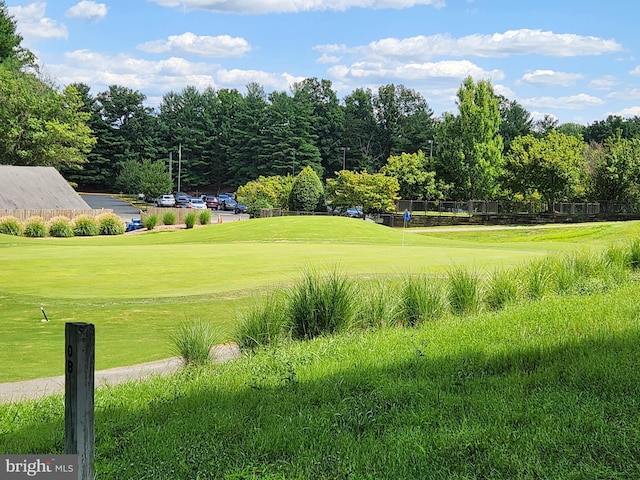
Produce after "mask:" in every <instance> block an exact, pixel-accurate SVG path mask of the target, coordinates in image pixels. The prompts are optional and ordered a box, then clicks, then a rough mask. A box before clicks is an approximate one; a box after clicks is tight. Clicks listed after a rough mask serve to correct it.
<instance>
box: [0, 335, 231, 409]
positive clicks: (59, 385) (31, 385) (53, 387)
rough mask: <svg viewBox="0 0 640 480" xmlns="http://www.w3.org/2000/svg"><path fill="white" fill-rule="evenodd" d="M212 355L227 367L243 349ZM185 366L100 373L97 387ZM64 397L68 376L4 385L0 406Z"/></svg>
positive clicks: (164, 363)
mask: <svg viewBox="0 0 640 480" xmlns="http://www.w3.org/2000/svg"><path fill="white" fill-rule="evenodd" d="M211 351H212V358H213V360H214V362H216V363H224V362H228V361H229V360H233V359H236V358H239V357H240V348H239V347H238V346H237V345H236V344H225V345H217V346H215V347H214V348H213V349H212V350H211ZM181 366H182V361H181V360H180V358H178V357H173V358H168V359H166V360H158V361H156V362H149V363H143V364H141V365H133V366H129V367H117V368H110V369H108V370H100V371H97V372H95V386H96V388H99V387H102V386H105V385H118V384H119V383H124V382H128V381H130V380H141V379H144V378H148V377H150V376H152V375H168V374H171V373H174V372H176V371H177V370H178V369H179V368H181ZM60 393H64V376H59V377H48V378H38V379H35V380H25V381H22V382H11V383H0V404H3V403H14V402H21V401H24V400H36V399H39V398H43V397H46V396H49V395H54V394H60Z"/></svg>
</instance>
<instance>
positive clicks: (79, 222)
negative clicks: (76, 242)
mask: <svg viewBox="0 0 640 480" xmlns="http://www.w3.org/2000/svg"><path fill="white" fill-rule="evenodd" d="M73 223H74V226H73V233H74V235H76V236H78V237H93V236H95V235H98V234H99V233H100V227H98V221H97V220H96V219H95V218H94V217H91V216H89V215H78V216H77V217H76V218H75V220H74V222H73Z"/></svg>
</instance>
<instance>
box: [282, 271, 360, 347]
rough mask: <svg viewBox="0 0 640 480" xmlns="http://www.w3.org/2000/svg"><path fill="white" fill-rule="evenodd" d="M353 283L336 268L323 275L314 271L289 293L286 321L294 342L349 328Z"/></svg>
mask: <svg viewBox="0 0 640 480" xmlns="http://www.w3.org/2000/svg"><path fill="white" fill-rule="evenodd" d="M355 304H356V302H355V288H354V283H353V281H352V280H351V279H349V278H348V277H347V276H345V275H344V274H342V273H340V272H339V271H338V270H337V269H333V270H332V271H330V272H329V273H327V274H325V275H322V274H320V273H318V272H315V271H313V270H308V271H306V272H305V273H304V274H303V277H302V280H301V281H300V282H299V283H298V284H297V285H294V286H293V287H292V288H291V290H290V292H289V308H288V314H287V315H288V321H289V322H290V324H291V328H292V335H293V337H294V338H296V339H311V338H315V337H318V336H320V335H324V334H332V333H336V332H338V331H341V330H343V329H345V328H346V327H348V326H351V325H352V322H353V319H354V313H355Z"/></svg>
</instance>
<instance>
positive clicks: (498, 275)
mask: <svg viewBox="0 0 640 480" xmlns="http://www.w3.org/2000/svg"><path fill="white" fill-rule="evenodd" d="M519 295H520V284H519V282H518V275H517V272H515V271H514V270H507V269H497V270H495V271H494V272H493V273H492V274H491V277H489V279H488V281H487V286H486V290H485V295H484V300H485V303H486V304H487V306H488V307H489V308H490V309H492V310H499V309H501V308H504V307H505V306H507V305H508V304H510V303H514V302H516V301H517V300H518V297H519Z"/></svg>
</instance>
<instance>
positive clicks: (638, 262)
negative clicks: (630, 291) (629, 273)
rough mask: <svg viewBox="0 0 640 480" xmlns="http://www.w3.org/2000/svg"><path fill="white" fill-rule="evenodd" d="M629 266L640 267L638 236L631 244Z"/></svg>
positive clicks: (639, 240)
mask: <svg viewBox="0 0 640 480" xmlns="http://www.w3.org/2000/svg"><path fill="white" fill-rule="evenodd" d="M629 266H630V267H631V268H632V269H634V270H638V269H640V239H638V238H636V239H634V240H632V241H631V243H630V244H629Z"/></svg>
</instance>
